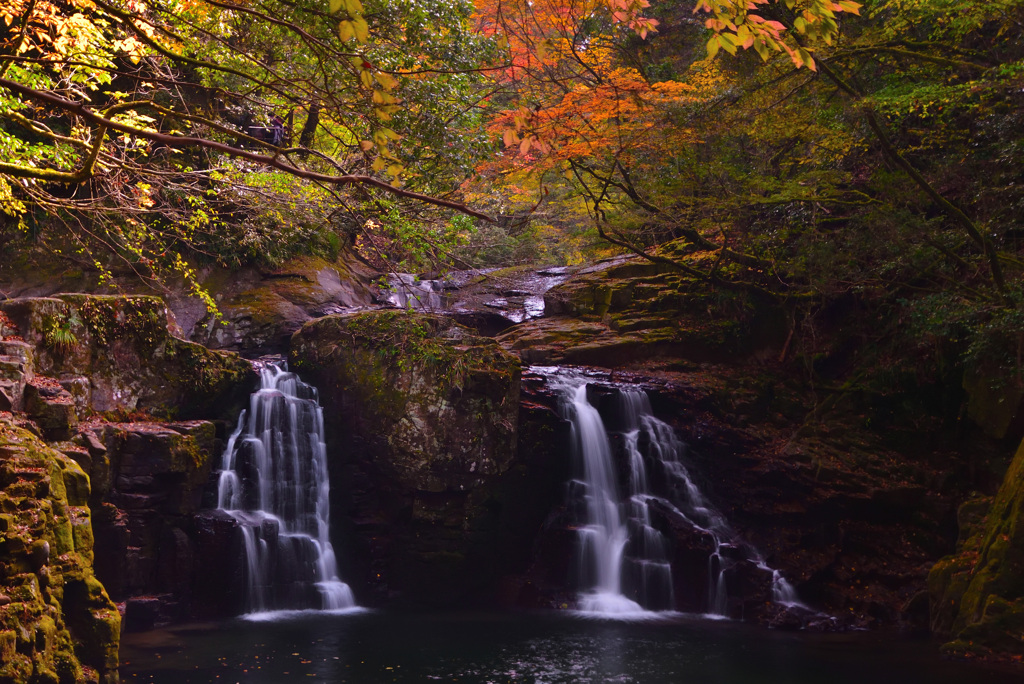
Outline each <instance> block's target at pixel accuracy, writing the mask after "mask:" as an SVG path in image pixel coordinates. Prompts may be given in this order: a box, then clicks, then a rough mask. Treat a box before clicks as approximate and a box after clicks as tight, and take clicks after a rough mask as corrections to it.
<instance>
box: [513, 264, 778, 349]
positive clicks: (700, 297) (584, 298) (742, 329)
mask: <svg viewBox="0 0 1024 684" xmlns="http://www.w3.org/2000/svg"><path fill="white" fill-rule="evenodd" d="M751 304H752V302H749V301H745V300H743V299H737V300H736V302H735V307H734V308H735V310H734V311H731V312H726V313H723V312H722V306H721V304H720V302H717V301H715V300H714V295H713V294H711V293H708V292H706V291H703V290H702V289H701V288H699V287H696V286H694V284H693V283H692V282H691V281H687V280H686V279H685V278H684V277H683V276H682V275H681V274H680V273H679V272H676V271H674V270H672V269H671V268H669V267H667V266H664V265H661V264H654V263H650V262H647V261H644V260H641V259H639V258H623V257H618V258H615V259H611V260H608V261H606V262H602V263H598V264H596V265H594V266H591V267H588V268H586V269H583V270H581V271H580V272H579V273H577V274H576V275H575V276H574V277H573V278H571V279H570V280H568V281H566V282H564V283H562V284H560V285H557V286H556V287H553V288H552V289H550V290H549V291H548V292H547V293H546V294H545V295H544V312H545V317H544V318H541V319H537V320H533V321H528V322H526V323H523V324H521V325H518V326H516V327H515V328H512V329H511V330H509V331H507V332H505V333H503V334H502V335H500V336H499V338H498V339H499V341H500V342H501V343H502V345H503V346H505V347H506V348H508V349H510V350H512V351H514V352H516V353H517V354H519V355H520V357H521V358H522V359H523V361H524V363H532V364H554V363H560V364H565V363H571V364H584V365H597V366H604V367H606V368H618V367H624V366H630V365H633V364H636V363H637V362H639V361H642V360H644V359H649V358H653V357H675V358H684V359H689V360H692V361H701V362H704V361H724V360H730V359H735V358H743V357H746V356H749V355H751V354H752V353H754V352H756V351H757V350H758V349H760V348H762V347H767V346H771V345H772V344H781V340H782V339H784V338H785V323H784V318H783V315H782V312H781V310H779V309H777V308H776V307H773V306H771V305H769V304H768V303H767V302H764V303H760V305H758V306H751ZM714 312H717V313H714Z"/></svg>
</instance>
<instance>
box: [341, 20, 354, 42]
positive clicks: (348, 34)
mask: <svg viewBox="0 0 1024 684" xmlns="http://www.w3.org/2000/svg"><path fill="white" fill-rule="evenodd" d="M338 37H339V38H341V42H343V43H347V42H348V41H350V40H352V39H353V38H355V37H356V27H355V26H354V25H353V24H352V22H351V21H342V22H340V23H339V24H338Z"/></svg>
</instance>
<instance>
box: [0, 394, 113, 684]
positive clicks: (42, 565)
mask: <svg viewBox="0 0 1024 684" xmlns="http://www.w3.org/2000/svg"><path fill="white" fill-rule="evenodd" d="M89 497H90V491H89V477H88V476H87V475H86V474H85V472H84V471H83V470H82V469H81V468H80V467H79V466H78V464H77V463H75V462H74V461H73V460H71V459H70V458H68V457H67V456H65V455H64V454H61V453H60V452H58V451H55V450H53V449H51V448H50V447H48V446H47V445H46V444H44V443H43V442H42V441H41V440H40V439H38V438H37V437H36V436H35V435H33V434H32V433H31V432H29V431H27V430H24V429H22V428H19V427H16V426H15V425H14V424H13V423H12V421H11V419H10V415H9V414H6V415H5V414H0V681H3V682H29V681H31V682H61V683H62V684H72V683H75V682H90V681H91V682H97V681H102V682H116V681H117V665H118V655H117V651H118V641H119V638H120V627H121V616H120V615H119V614H118V611H117V608H116V607H115V606H114V604H113V603H112V602H111V600H110V598H109V597H108V596H107V593H106V591H105V590H104V588H103V585H102V584H100V582H99V581H97V579H96V577H95V575H94V574H93V568H92V565H93V555H94V551H93V530H92V525H91V524H90V512H89V508H88V502H89Z"/></svg>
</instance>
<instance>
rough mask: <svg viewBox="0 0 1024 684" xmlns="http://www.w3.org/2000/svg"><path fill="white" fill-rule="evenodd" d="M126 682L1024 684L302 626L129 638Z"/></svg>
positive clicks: (666, 630)
mask: <svg viewBox="0 0 1024 684" xmlns="http://www.w3.org/2000/svg"><path fill="white" fill-rule="evenodd" d="M121 658H122V662H123V663H124V665H123V667H122V669H121V676H122V682H157V683H160V684H170V683H173V684H179V683H183V682H194V683H197V684H198V683H206V682H211V683H212V682H218V683H220V682H240V683H246V684H282V683H286V682H309V681H321V682H331V683H341V682H353V683H367V684H369V683H373V682H428V683H429V682H435V681H436V682H466V683H474V684H484V683H487V682H493V683H495V684H497V683H499V682H502V683H504V682H525V683H531V684H534V683H535V684H540V683H542V682H543V683H548V684H555V683H569V682H573V683H575V682H615V683H620V684H627V683H636V684H663V683H668V682H672V683H687V684H689V683H693V684H847V683H849V684H888V683H889V682H892V683H893V684H974V683H975V682H983V683H984V684H1009V683H1010V682H1014V683H1015V684H1021V682H1024V675H1022V674H1021V673H1019V672H1009V671H1000V670H992V669H982V668H980V667H979V666H976V665H971V664H967V663H961V662H955V661H946V660H943V659H942V658H941V657H940V656H939V654H938V651H937V647H936V645H935V644H933V643H929V642H921V641H908V640H904V639H901V638H899V637H896V636H894V635H891V634H885V635H880V634H869V633H853V634H839V635H815V634H800V633H779V632H771V631H765V630H762V629H759V628H754V627H750V626H747V625H741V624H734V623H728V622H715V621H708V620H700V619H695V618H694V619H691V618H684V617H680V618H677V619H672V620H662V621H656V622H639V623H635V622H634V623H625V622H609V621H596V620H587V619H582V618H574V617H569V616H563V615H540V616H538V615H532V616H522V615H514V616H509V615H479V614H474V615H452V614H445V615H394V614H387V613H364V614H358V615H334V616H330V615H316V616H309V615H306V616H302V617H296V618H293V619H288V620H281V621H276V622H245V621H241V620H239V621H232V622H227V623H222V624H219V625H213V626H204V627H197V628H193V629H178V630H175V631H173V632H155V633H150V634H147V635H128V636H126V638H125V640H124V642H123V645H122V651H121Z"/></svg>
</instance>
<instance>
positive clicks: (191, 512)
mask: <svg viewBox="0 0 1024 684" xmlns="http://www.w3.org/2000/svg"><path fill="white" fill-rule="evenodd" d="M0 310H2V311H3V314H4V315H3V316H2V317H0V360H2V361H3V363H2V364H0V381H2V384H0V391H3V393H4V397H5V398H6V401H7V403H8V404H10V407H11V408H15V409H20V410H22V411H24V414H25V416H26V417H27V418H28V419H30V420H31V422H29V421H27V420H24V419H22V422H23V423H24V424H25V425H26V426H27V427H29V428H30V429H32V430H34V431H36V432H37V434H38V435H39V436H40V437H43V438H45V439H46V440H47V441H48V442H50V443H52V445H53V449H55V450H56V451H59V452H62V454H63V455H62V456H61V458H63V459H65V461H68V459H70V461H68V462H70V463H71V464H72V465H74V468H75V469H76V471H77V472H79V473H81V474H82V482H78V481H77V480H76V481H75V482H76V487H77V489H76V490H75V491H76V498H75V500H76V501H80V503H76V504H75V505H76V506H81V507H83V508H82V510H83V511H84V513H82V514H81V515H79V518H80V519H84V520H85V521H86V522H87V523H88V521H89V519H90V509H91V519H92V525H91V526H90V525H88V524H86V529H88V530H89V548H88V563H87V566H86V567H85V570H87V571H88V574H89V577H90V579H89V582H90V584H89V588H88V592H86V593H84V594H82V596H84V597H85V598H82V597H78V595H77V594H75V593H74V591H76V590H72V593H71V594H68V595H69V596H72V598H74V600H77V601H80V602H81V601H85V600H86V599H87V598H88V597H89V596H92V594H95V593H96V591H98V590H102V585H100V583H99V581H98V580H100V581H102V582H103V583H104V584H105V585H106V586H107V588H108V590H109V592H110V596H112V597H113V598H114V599H115V600H116V601H118V602H119V603H120V604H122V610H123V611H124V616H125V627H126V628H127V629H129V630H136V629H147V628H151V627H153V626H154V625H155V624H160V623H166V622H170V621H174V620H178V619H182V618H185V617H188V616H191V615H194V614H200V615H203V616H206V617H222V616H224V615H227V614H231V613H230V612H229V611H230V608H227V607H225V605H224V604H223V600H221V601H208V600H206V599H208V598H209V597H207V596H203V597H202V598H203V599H204V600H203V601H194V600H193V594H194V591H195V587H196V585H200V586H201V587H202V586H204V584H203V580H204V579H205V577H206V575H209V574H211V572H210V568H215V567H218V564H219V563H220V561H222V560H223V559H222V558H221V556H220V555H218V553H219V552H220V549H216V550H213V551H211V550H210V544H207V543H204V542H205V539H204V538H203V533H204V532H205V531H206V530H207V527H206V526H203V525H202V524H200V523H199V522H197V519H196V517H195V514H196V512H197V511H198V510H199V508H200V504H201V498H202V496H203V493H204V490H205V488H206V485H207V483H208V480H209V477H210V470H211V464H212V463H213V461H214V460H215V458H216V456H217V455H218V454H219V451H220V441H219V440H218V439H217V435H216V432H217V428H216V426H215V424H214V423H211V422H209V421H204V420H193V421H181V420H178V421H175V422H167V423H154V422H152V421H145V420H144V421H143V422H124V421H116V419H118V418H121V417H123V416H127V415H131V414H133V413H137V412H140V411H142V412H147V413H148V414H149V415H157V416H182V417H190V416H203V417H211V418H226V417H228V414H230V412H231V410H232V406H233V405H240V404H241V403H242V401H243V400H244V399H245V398H247V396H248V393H249V391H250V390H251V388H252V386H254V385H255V384H256V376H255V373H254V372H253V369H252V367H251V366H250V364H249V363H248V362H246V361H244V360H242V359H240V358H238V357H236V356H235V355H233V354H226V353H222V352H213V351H209V350H207V349H206V348H204V347H202V346H200V345H198V344H194V343H191V342H186V341H184V340H181V339H179V338H176V337H174V336H172V335H171V334H170V333H169V332H168V318H167V313H166V310H165V309H164V306H163V303H162V302H161V301H160V300H158V299H155V298H152V297H107V296H85V295H59V296H57V297H50V298H29V299H18V300H8V301H4V302H2V303H0ZM97 414H99V415H97ZM132 417H135V418H138V416H132ZM111 418H114V419H115V421H116V422H110V419H111ZM5 462H6V459H5V458H3V457H0V463H5ZM76 464H77V465H76ZM82 483H84V485H83V484H82ZM83 487H84V493H82V492H83ZM70 491H71V490H70V486H69V494H70ZM86 506H88V507H87V508H86ZM93 538H95V550H96V563H95V576H94V575H93V566H92V562H93V560H92V552H93V549H92V547H93V541H92V540H93ZM204 553H205V554H206V555H205V556H204V555H203V554H204ZM84 556H85V552H82V553H80V554H78V555H77V556H75V557H73V558H71V560H70V561H69V563H73V562H77V559H80V558H83V557H84ZM207 556H209V557H207ZM85 570H83V571H85ZM67 572H69V570H66V571H65V573H67ZM94 585H95V586H94ZM97 587H99V589H97ZM83 591H85V590H83ZM103 595H104V597H106V594H105V593H104V594H103ZM75 597H77V598H75ZM105 600H107V601H108V602H109V599H105ZM118 625H120V618H118ZM118 628H119V627H118ZM102 638H103V637H102V635H101V634H100V632H95V639H96V640H97V642H96V643H97V644H100V641H102ZM113 638H114V641H113V642H112V643H113V646H112V648H113V653H114V659H113V661H112V662H113V667H116V653H117V647H116V644H117V633H116V632H115V633H114V634H113ZM96 647H97V648H99V647H100V646H99V645H97V646H96ZM19 648H20V647H19Z"/></svg>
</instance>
